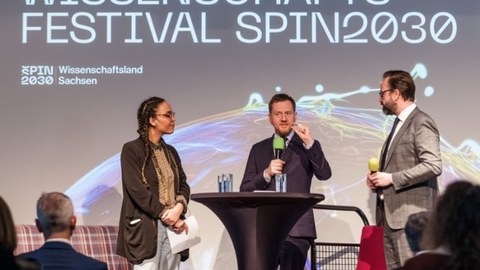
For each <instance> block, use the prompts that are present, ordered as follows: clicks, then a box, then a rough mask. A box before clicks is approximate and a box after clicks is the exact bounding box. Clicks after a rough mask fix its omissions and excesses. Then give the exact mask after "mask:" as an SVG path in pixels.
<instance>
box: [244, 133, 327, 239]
mask: <svg viewBox="0 0 480 270" xmlns="http://www.w3.org/2000/svg"><path fill="white" fill-rule="evenodd" d="M273 158H274V153H273V136H272V137H270V138H268V139H265V140H263V141H261V142H258V143H256V144H255V145H253V147H252V149H251V150H250V155H249V157H248V161H247V166H246V168H245V173H244V175H243V179H242V183H241V185H240V191H254V190H275V179H272V180H271V181H270V183H268V182H267V181H265V178H264V177H263V171H264V170H265V169H266V168H267V167H268V166H269V164H270V161H271V160H272V159H273ZM282 159H283V160H284V161H285V165H284V167H283V172H284V173H286V174H287V192H297V193H310V186H311V183H312V177H313V175H315V176H316V177H317V178H318V179H319V180H327V179H328V178H330V176H331V175H332V172H331V170H330V165H329V164H328V162H327V160H326V159H325V155H324V154H323V151H322V147H321V146H320V143H319V142H318V141H317V140H315V142H314V143H313V146H312V147H311V148H310V149H308V150H306V149H305V147H304V146H303V142H302V140H301V139H300V137H298V135H297V134H294V135H293V137H292V139H291V140H290V142H289V143H288V147H287V148H286V149H285V151H284V153H283V156H282ZM289 235H290V236H292V237H313V238H315V237H316V232H315V223H314V219H313V210H311V209H310V210H309V211H308V212H307V213H305V215H303V216H302V217H301V218H300V220H299V221H298V222H297V223H296V224H295V226H294V227H293V228H292V230H291V231H290V233H289Z"/></svg>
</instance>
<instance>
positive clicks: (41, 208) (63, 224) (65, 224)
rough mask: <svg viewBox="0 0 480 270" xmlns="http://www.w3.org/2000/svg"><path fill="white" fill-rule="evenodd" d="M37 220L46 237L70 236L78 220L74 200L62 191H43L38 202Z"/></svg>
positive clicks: (39, 228)
mask: <svg viewBox="0 0 480 270" xmlns="http://www.w3.org/2000/svg"><path fill="white" fill-rule="evenodd" d="M35 222H36V224H37V227H38V230H39V231H40V232H42V233H43V235H44V236H45V239H49V238H67V239H68V238H70V236H71V235H72V232H73V230H74V229H75V224H76V222H77V219H76V217H75V215H74V213H73V204H72V201H71V200H70V198H69V197H68V196H66V195H65V194H63V193H60V192H50V193H43V194H42V196H41V197H40V198H39V199H38V202H37V219H36V220H35Z"/></svg>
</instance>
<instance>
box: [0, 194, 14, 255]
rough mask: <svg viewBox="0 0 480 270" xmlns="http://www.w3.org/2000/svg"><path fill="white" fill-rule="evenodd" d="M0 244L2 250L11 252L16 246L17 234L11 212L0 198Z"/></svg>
mask: <svg viewBox="0 0 480 270" xmlns="http://www.w3.org/2000/svg"><path fill="white" fill-rule="evenodd" d="M0 244H1V247H2V249H5V250H8V251H11V252H13V251H14V250H15V248H16V246H17V234H16V232H15V224H14V222H13V217H12V212H10V208H9V207H8V205H7V203H6V202H5V201H4V200H3V198H2V197H1V196H0Z"/></svg>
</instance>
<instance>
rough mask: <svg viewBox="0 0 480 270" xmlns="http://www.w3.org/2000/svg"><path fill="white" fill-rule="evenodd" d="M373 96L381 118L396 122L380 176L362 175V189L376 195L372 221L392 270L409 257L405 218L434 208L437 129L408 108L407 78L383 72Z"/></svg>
mask: <svg viewBox="0 0 480 270" xmlns="http://www.w3.org/2000/svg"><path fill="white" fill-rule="evenodd" d="M379 95H380V100H379V101H380V104H381V105H382V109H383V112H384V113H385V114H386V115H396V116H397V118H396V120H395V123H394V126H393V127H392V131H391V134H390V135H389V136H388V138H387V140H386V142H385V144H384V146H383V148H382V157H381V158H380V164H381V165H380V171H379V172H375V173H371V174H369V175H367V186H368V187H369V188H370V189H371V190H372V191H376V193H377V207H376V221H377V225H379V226H384V243H385V255H386V259H387V264H388V265H387V266H388V269H395V268H398V267H400V266H402V265H403V264H404V263H405V261H406V260H407V259H408V258H410V257H412V256H413V254H412V252H411V250H410V248H409V246H408V242H407V239H406V236H405V230H404V229H405V224H406V222H407V219H408V217H409V215H410V214H413V213H417V212H421V211H430V210H433V208H434V204H435V202H436V198H437V192H438V184H437V176H439V175H440V174H441V173H442V159H441V157H440V139H439V133H438V129H437V126H436V124H435V122H434V121H433V119H432V118H431V117H430V116H429V115H427V114H426V113H424V112H423V111H421V110H420V109H419V108H418V107H417V106H416V104H415V102H414V101H415V84H414V82H413V78H412V76H411V75H410V74H409V73H408V72H405V71H400V70H392V71H387V72H385V73H384V74H383V80H382V83H381V85H380V92H379Z"/></svg>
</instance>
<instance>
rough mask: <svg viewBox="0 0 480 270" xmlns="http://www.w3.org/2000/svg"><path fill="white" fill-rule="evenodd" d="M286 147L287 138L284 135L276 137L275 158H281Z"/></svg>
mask: <svg viewBox="0 0 480 270" xmlns="http://www.w3.org/2000/svg"><path fill="white" fill-rule="evenodd" d="M284 149H285V139H284V138H282V137H274V138H273V151H274V153H275V159H281V157H282V153H283V150H284Z"/></svg>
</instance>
